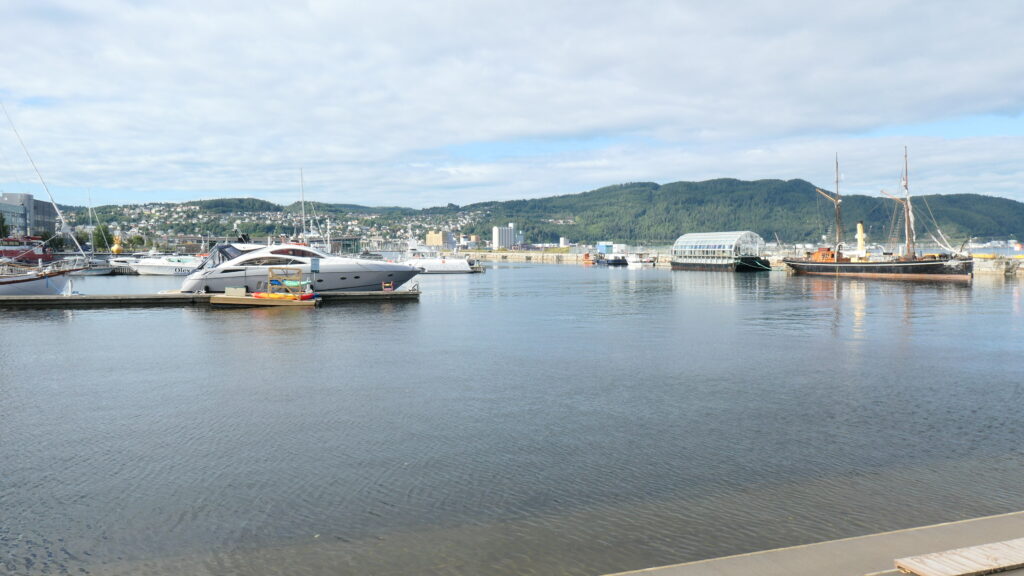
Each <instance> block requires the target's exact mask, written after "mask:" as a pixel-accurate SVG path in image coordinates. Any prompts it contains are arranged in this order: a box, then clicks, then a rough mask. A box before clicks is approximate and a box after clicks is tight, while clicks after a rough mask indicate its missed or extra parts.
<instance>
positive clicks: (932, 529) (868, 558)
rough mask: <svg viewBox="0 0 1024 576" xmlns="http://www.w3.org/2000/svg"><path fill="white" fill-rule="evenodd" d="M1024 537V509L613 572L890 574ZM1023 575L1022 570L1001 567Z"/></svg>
mask: <svg viewBox="0 0 1024 576" xmlns="http://www.w3.org/2000/svg"><path fill="white" fill-rule="evenodd" d="M1022 536H1024V512H1011V513H1009V514H1001V515H998V516H987V517H984V518H975V519H971V520H962V521H959V522H949V523H946V524H935V525H932V526H923V527H920V528H909V529H906V530H897V531H895V532H884V533H881V534H871V535H868V536H859V537H856V538H847V539H844V540H832V541H830V542H821V543H818V544H807V545H804V546H794V547H791V548H779V549H776V550H766V551H763V552H752V553H750V554H740V555H737V556H726V557H724V558H712V559H709V560H699V561H697V562H688V563H686V564H676V565H674V566H663V567H660V568H647V569H644V570H636V571H631V572H620V573H617V574H615V575H609V576H626V575H629V576H749V575H751V574H757V575H758V576H825V575H828V576H882V575H885V576H889V575H893V576H895V575H898V574H900V571H899V570H897V568H896V560H897V559H903V558H906V557H908V556H918V555H924V554H932V553H936V552H945V551H950V550H954V549H957V548H964V547H968V546H980V545H984V544H990V543H994V542H1000V541H1004V540H1012V539H1016V538H1021V537H1022ZM1000 574H1001V575H1005V576H1011V575H1012V576H1024V569H1013V570H1010V571H1004V572H1000Z"/></svg>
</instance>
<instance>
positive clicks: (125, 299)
mask: <svg viewBox="0 0 1024 576" xmlns="http://www.w3.org/2000/svg"><path fill="white" fill-rule="evenodd" d="M319 294H320V297H321V299H322V303H323V305H325V306H326V305H330V304H337V303H341V302H360V301H382V300H419V297H420V291H419V290H395V291H393V292H384V291H374V292H320V293H319ZM210 296H212V294H193V293H190V292H164V293H160V294H91V295H90V294H73V295H70V296H61V295H53V296H0V309H17V308H22V309H24V308H60V309H74V308H153V307H166V306H209V305H210Z"/></svg>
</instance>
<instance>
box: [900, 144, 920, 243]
mask: <svg viewBox="0 0 1024 576" xmlns="http://www.w3.org/2000/svg"><path fill="white" fill-rule="evenodd" d="M903 195H904V197H905V198H906V199H907V201H906V203H905V204H904V205H903V210H904V211H905V212H906V214H905V215H906V218H904V219H905V220H906V222H907V225H906V231H905V234H906V235H907V258H911V259H913V258H916V257H917V252H916V250H917V248H916V246H915V245H914V241H915V240H916V238H915V237H914V235H915V233H914V207H913V206H911V204H910V162H909V161H908V159H907V147H906V146H904V147H903Z"/></svg>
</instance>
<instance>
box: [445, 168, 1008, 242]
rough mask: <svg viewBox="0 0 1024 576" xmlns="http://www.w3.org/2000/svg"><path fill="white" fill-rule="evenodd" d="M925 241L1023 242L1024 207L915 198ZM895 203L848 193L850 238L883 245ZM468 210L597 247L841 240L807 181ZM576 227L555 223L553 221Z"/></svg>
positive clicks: (725, 183) (638, 188) (646, 185)
mask: <svg viewBox="0 0 1024 576" xmlns="http://www.w3.org/2000/svg"><path fill="white" fill-rule="evenodd" d="M913 202H914V206H915V213H916V214H917V219H916V220H917V231H918V235H919V238H921V239H923V240H926V241H927V239H928V234H929V233H935V228H936V226H935V224H934V223H933V222H932V219H931V217H930V214H934V216H935V219H936V220H937V222H938V228H939V229H941V230H942V232H943V233H944V234H945V235H946V236H948V237H949V238H950V240H951V241H953V242H961V241H963V240H966V239H968V238H969V237H978V238H1005V237H1007V236H1008V235H1011V234H1012V235H1014V236H1016V237H1018V238H1020V237H1022V236H1024V203H1021V202H1017V201H1015V200H1009V199H1006V198H997V197H992V196H982V195H979V194H952V195H927V196H914V197H913ZM896 208H897V204H896V202H894V201H892V200H891V199H888V198H885V197H869V196H860V195H851V196H844V197H843V203H842V210H843V236H844V238H848V239H850V240H851V241H852V239H853V234H854V231H855V230H856V225H857V222H858V221H863V222H864V226H865V229H866V230H867V231H868V235H869V237H870V238H869V241H871V242H884V241H886V239H887V238H888V236H889V232H888V231H889V229H890V228H892V226H893V222H894V217H893V215H894V212H895V211H896ZM462 209H463V210H486V211H488V212H489V213H490V218H489V219H488V220H490V221H491V222H493V223H494V224H496V225H504V223H507V222H516V224H517V226H521V227H522V228H523V229H524V231H525V232H526V237H527V238H537V237H540V238H544V239H546V240H547V241H553V239H557V237H558V236H565V237H567V238H569V239H571V240H578V241H582V242H593V241H597V240H614V241H622V242H630V243H648V244H658V243H671V242H672V241H673V240H675V238H677V237H678V236H680V235H682V234H685V233H687V232H710V231H725V230H753V231H754V232H757V233H758V234H760V235H761V236H763V237H764V238H765V239H768V240H771V239H774V238H775V237H776V236H777V237H778V238H779V239H781V240H782V241H783V242H815V241H817V240H820V238H821V236H822V235H828V236H829V237H830V238H831V237H834V231H833V222H834V216H833V215H834V208H833V206H832V204H831V203H830V202H828V200H826V199H824V198H822V197H821V196H820V195H819V194H818V193H817V192H816V191H815V186H814V185H813V184H811V183H810V182H807V181H805V180H786V181H784V180H757V181H744V180H736V179H731V178H720V179H716V180H707V181H703V182H673V183H671V184H656V183H653V182H636V183H629V184H620V185H615V186H607V187H604V188H600V189H597V190H593V191H590V192H583V193H579V194H569V195H564V196H554V197H549V198H539V199H534V200H515V201H510V202H484V203H479V204H472V205H468V206H464V207H463V208H462ZM551 220H553V221H562V222H565V221H567V220H569V221H571V222H572V224H555V223H553V222H548V221H551Z"/></svg>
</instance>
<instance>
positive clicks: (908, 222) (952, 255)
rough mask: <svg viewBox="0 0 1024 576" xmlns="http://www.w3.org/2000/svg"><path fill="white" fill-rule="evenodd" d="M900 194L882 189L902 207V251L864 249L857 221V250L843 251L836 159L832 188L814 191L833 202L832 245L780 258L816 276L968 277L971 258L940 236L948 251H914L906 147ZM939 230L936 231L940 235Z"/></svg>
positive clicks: (802, 272)
mask: <svg viewBox="0 0 1024 576" xmlns="http://www.w3.org/2000/svg"><path fill="white" fill-rule="evenodd" d="M900 184H901V187H902V188H903V195H902V197H899V196H895V195H892V194H888V193H886V192H883V194H885V195H886V196H888V197H889V198H892V199H893V200H895V201H896V202H898V203H899V204H900V206H901V207H902V209H903V222H904V228H903V237H904V244H905V249H904V251H903V254H902V255H893V256H889V257H885V256H884V255H883V256H882V257H877V256H872V255H869V254H868V253H867V250H866V246H865V240H866V236H865V234H864V227H863V224H862V223H858V224H857V250H856V252H853V253H848V252H844V249H845V246H844V244H843V239H842V217H841V212H840V203H841V202H842V198H841V197H840V195H839V161H838V160H836V192H835V193H834V194H830V193H828V192H825V191H823V190H820V189H818V190H817V192H818V193H819V194H821V195H822V196H824V197H825V198H827V199H829V200H830V201H831V202H832V203H833V204H834V205H835V229H836V241H835V246H828V247H821V248H818V249H817V251H815V252H808V253H807V254H806V255H805V256H804V257H803V258H784V259H783V262H784V263H785V264H786V266H788V267H789V268H790V269H791V270H793V272H795V273H797V274H815V275H820V276H850V277H858V278H890V279H900V280H959V281H970V279H971V278H972V276H973V274H974V260H973V259H972V258H971V257H970V256H965V255H962V254H960V253H959V252H958V251H957V250H955V249H953V248H952V247H951V246H949V243H948V242H945V241H944V239H942V238H934V237H933V239H935V240H936V241H938V242H940V243H941V244H943V245H944V248H945V249H946V250H947V251H948V252H949V253H943V254H926V255H923V256H922V255H918V254H917V249H916V247H915V232H914V209H913V205H912V204H911V200H910V185H909V163H908V161H907V151H906V149H905V148H904V151H903V177H902V178H901V182H900ZM941 234H942V232H941V230H940V231H939V235H940V236H941Z"/></svg>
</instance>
